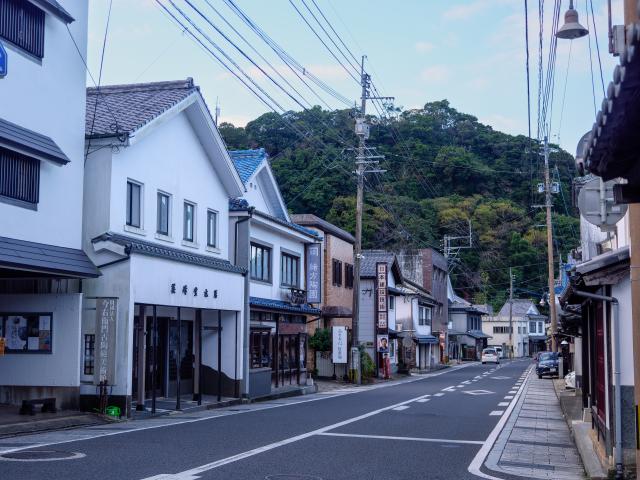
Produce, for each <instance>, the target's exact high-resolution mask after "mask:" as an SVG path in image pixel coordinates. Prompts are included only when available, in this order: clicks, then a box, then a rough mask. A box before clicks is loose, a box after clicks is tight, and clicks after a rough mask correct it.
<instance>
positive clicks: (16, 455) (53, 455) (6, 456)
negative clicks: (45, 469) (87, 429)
mask: <svg viewBox="0 0 640 480" xmlns="http://www.w3.org/2000/svg"><path fill="white" fill-rule="evenodd" d="M84 456H85V454H84V453H79V452H64V451H60V450H21V451H19V452H8V453H3V454H1V455H0V460H4V461H8V462H53V461H57V460H75V459H77V458H82V457H84Z"/></svg>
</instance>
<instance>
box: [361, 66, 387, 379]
mask: <svg viewBox="0 0 640 480" xmlns="http://www.w3.org/2000/svg"><path fill="white" fill-rule="evenodd" d="M365 58H366V57H365V56H364V55H363V56H362V63H361V64H360V85H361V87H362V91H361V94H360V111H359V112H358V114H357V116H356V124H355V132H356V135H357V136H358V148H357V153H356V171H355V174H356V179H357V193H356V243H355V245H354V249H353V250H354V259H353V308H352V323H351V325H352V335H351V338H352V346H353V347H354V350H352V355H353V354H355V348H358V347H359V345H360V339H359V331H358V320H359V316H360V261H361V260H362V213H363V212H362V210H363V204H364V176H365V175H366V174H367V173H384V170H379V169H368V168H367V167H368V166H369V165H372V164H374V165H377V163H378V161H377V159H379V158H384V157H383V156H381V155H372V154H371V153H372V152H371V149H369V148H368V147H367V139H368V138H369V124H368V123H367V119H366V113H367V100H373V99H380V100H393V97H372V96H371V95H370V93H369V87H370V86H371V76H370V75H369V74H367V73H366V72H365V71H364V59H365ZM376 327H377V325H376ZM374 338H375V335H374ZM352 365H355V367H356V368H355V372H354V373H355V377H356V378H355V380H356V383H361V381H362V379H361V371H360V361H359V359H357V361H353V359H352Z"/></svg>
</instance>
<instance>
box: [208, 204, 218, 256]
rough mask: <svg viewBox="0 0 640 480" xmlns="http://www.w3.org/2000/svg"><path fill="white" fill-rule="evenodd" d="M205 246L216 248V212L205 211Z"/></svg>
mask: <svg viewBox="0 0 640 480" xmlns="http://www.w3.org/2000/svg"><path fill="white" fill-rule="evenodd" d="M207 246H208V247H217V246H218V212H214V211H213V210H207Z"/></svg>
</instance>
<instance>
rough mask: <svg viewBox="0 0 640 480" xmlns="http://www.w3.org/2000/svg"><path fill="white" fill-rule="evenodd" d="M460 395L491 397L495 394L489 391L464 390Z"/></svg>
mask: <svg viewBox="0 0 640 480" xmlns="http://www.w3.org/2000/svg"><path fill="white" fill-rule="evenodd" d="M462 393H466V394H467V395H474V396H475V395H491V394H492V393H496V392H492V391H491V390H466V391H464V392H462Z"/></svg>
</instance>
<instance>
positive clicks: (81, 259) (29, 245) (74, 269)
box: [0, 237, 100, 278]
mask: <svg viewBox="0 0 640 480" xmlns="http://www.w3.org/2000/svg"><path fill="white" fill-rule="evenodd" d="M5 268H6V269H9V270H22V271H27V272H36V273H41V274H46V275H52V276H55V277H61V278H90V277H98V276H100V272H99V271H98V269H97V268H96V266H95V265H94V264H93V263H92V262H91V260H90V259H89V257H87V254H86V253H84V252H83V251H82V250H79V249H75V248H65V247H58V246H56V245H46V244H43V243H35V242H27V241H25V240H16V239H14V238H7V237H0V269H5Z"/></svg>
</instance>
